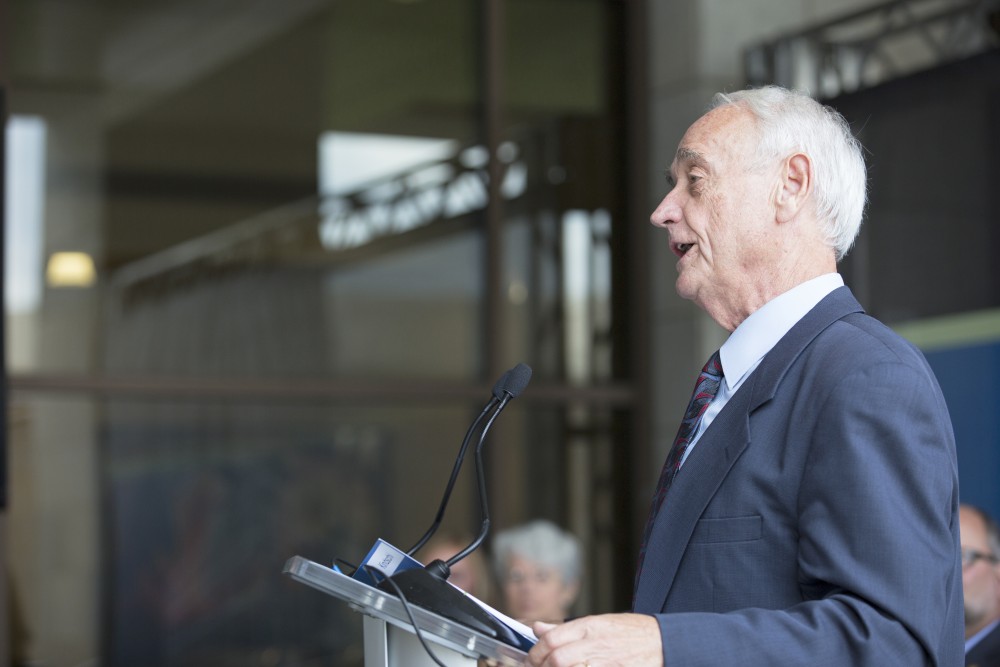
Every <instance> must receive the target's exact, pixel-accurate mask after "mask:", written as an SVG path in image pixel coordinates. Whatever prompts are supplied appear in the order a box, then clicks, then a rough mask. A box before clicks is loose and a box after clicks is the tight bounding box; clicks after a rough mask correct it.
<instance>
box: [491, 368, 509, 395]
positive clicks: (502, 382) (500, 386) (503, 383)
mask: <svg viewBox="0 0 1000 667" xmlns="http://www.w3.org/2000/svg"><path fill="white" fill-rule="evenodd" d="M511 372H512V371H507V372H506V373H504V374H503V375H501V376H500V379H499V380H497V383H496V384H495V385H493V397H494V398H495V399H497V400H498V401H502V400H503V399H504V398H505V397H504V394H503V392H504V389H505V388H506V387H507V382H509V381H510V374H511Z"/></svg>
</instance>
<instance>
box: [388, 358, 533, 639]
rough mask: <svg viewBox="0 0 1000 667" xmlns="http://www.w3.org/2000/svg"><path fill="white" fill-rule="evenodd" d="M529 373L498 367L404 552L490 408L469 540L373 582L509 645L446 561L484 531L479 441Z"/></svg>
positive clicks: (503, 630) (508, 633)
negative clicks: (476, 526)
mask: <svg viewBox="0 0 1000 667" xmlns="http://www.w3.org/2000/svg"><path fill="white" fill-rule="evenodd" d="M530 379H531V368H530V367H529V366H527V365H525V364H518V365H517V366H515V367H514V368H512V369H510V370H509V371H507V372H506V373H504V374H503V376H502V377H501V378H500V379H499V380H498V381H497V383H496V384H495V385H494V386H493V396H492V398H491V399H490V400H489V402H488V403H487V404H486V406H485V407H484V408H483V410H482V412H481V413H480V414H479V416H478V417H477V418H476V419H475V420H474V421H473V422H472V425H471V426H470V427H469V430H468V431H467V432H466V434H465V438H464V439H463V440H462V446H461V448H460V449H459V452H458V457H457V459H456V460H455V465H454V467H453V468H452V473H451V478H450V479H449V480H448V484H447V486H446V488H445V493H444V497H443V498H442V499H441V505H440V507H439V508H438V512H437V515H436V516H435V518H434V522H433V523H432V524H431V527H430V529H429V530H428V531H427V532H426V533H425V534H424V536H423V537H422V538H420V540H418V541H417V544H416V545H414V546H413V547H412V548H411V549H410V550H409V551H408V552H407V554H412V553H413V552H415V551H416V550H417V549H419V548H420V547H421V546H423V545H424V543H426V542H427V540H428V539H430V537H431V535H433V534H434V532H435V531H436V530H437V528H438V526H439V525H440V524H441V519H442V517H443V516H444V511H445V508H446V506H447V504H448V499H449V497H450V496H451V491H452V488H453V487H454V485H455V478H456V477H457V476H458V471H459V469H460V468H461V466H462V461H463V459H464V458H465V453H466V451H467V450H468V447H469V443H470V441H471V439H472V434H473V433H475V431H476V429H477V428H478V426H479V424H480V423H481V422H482V421H483V419H485V418H486V416H487V415H488V414H490V413H491V412H492V415H490V417H489V420H488V421H487V422H486V426H485V427H483V430H482V432H481V433H480V435H479V442H478V444H477V445H476V473H477V476H476V479H477V486H478V488H479V503H480V508H481V511H482V516H483V520H482V527H481V528H480V531H479V535H478V536H477V537H476V539H475V540H473V542H472V543H471V544H470V545H469V546H467V547H466V548H465V549H463V550H462V551H460V552H459V553H457V554H455V555H454V556H452V557H451V558H449V559H448V561H447V562H445V561H442V560H434V561H432V562H431V563H429V564H428V565H427V566H426V567H424V568H414V569H410V570H403V571H402V572H397V573H396V574H394V575H392V576H391V577H388V578H387V579H385V580H383V581H382V582H380V583H379V584H378V587H379V588H380V589H382V590H384V591H386V592H389V593H393V594H395V595H398V596H399V597H401V598H403V599H404V600H406V601H408V602H412V603H414V604H416V605H419V606H421V607H423V608H424V609H427V610H428V611H432V612H434V613H436V614H439V615H441V616H444V617H446V618H450V619H452V620H454V621H457V622H459V623H462V624H464V625H467V626H469V627H471V628H473V629H475V630H478V631H479V632H481V633H482V634H484V635H486V636H488V637H493V638H495V639H500V640H501V641H504V642H506V643H507V644H510V645H511V646H515V647H516V646H520V642H519V641H518V639H517V637H516V635H515V634H514V631H513V630H511V629H510V628H509V627H507V626H506V625H505V624H503V623H501V622H500V621H498V620H497V619H496V618H494V617H493V616H492V615H491V614H489V613H488V612H487V611H486V610H484V609H483V608H482V607H480V606H479V605H478V604H476V603H475V602H474V601H473V600H471V599H470V598H469V597H468V596H466V595H465V594H464V593H462V592H461V591H459V590H457V589H456V588H455V587H453V586H452V585H451V584H449V583H448V582H447V579H448V577H449V576H450V574H451V566H452V565H454V564H455V563H457V562H458V561H460V560H462V559H463V558H465V557H466V556H468V555H469V554H470V553H472V552H473V551H474V550H475V549H476V548H478V547H479V545H480V544H482V542H483V540H484V539H485V538H486V534H487V533H488V532H489V527H490V518H489V508H488V506H487V503H486V477H485V474H484V472H483V462H482V448H483V442H484V440H485V439H486V434H487V433H488V432H489V430H490V427H491V426H493V422H494V421H495V420H496V418H497V417H498V416H499V415H500V413H501V412H502V411H503V409H504V407H506V405H507V403H509V402H510V400H511V399H513V398H516V397H517V396H519V395H520V394H521V392H522V391H524V389H525V387H527V386H528V381H529V380H530ZM390 586H391V587H390Z"/></svg>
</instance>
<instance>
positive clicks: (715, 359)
mask: <svg viewBox="0 0 1000 667" xmlns="http://www.w3.org/2000/svg"><path fill="white" fill-rule="evenodd" d="M701 372H702V374H703V375H709V376H712V377H716V378H721V377H723V376H724V375H725V373H723V371H722V357H721V356H720V355H719V350H716V351H715V352H713V353H712V356H710V357H709V358H708V361H706V362H705V367H704V368H702V369H701Z"/></svg>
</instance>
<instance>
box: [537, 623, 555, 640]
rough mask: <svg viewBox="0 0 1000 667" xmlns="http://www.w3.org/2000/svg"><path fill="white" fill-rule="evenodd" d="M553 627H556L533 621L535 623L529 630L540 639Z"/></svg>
mask: <svg viewBox="0 0 1000 667" xmlns="http://www.w3.org/2000/svg"><path fill="white" fill-rule="evenodd" d="M554 627H556V624H555V623H544V622H542V621H535V623H534V624H533V625H532V626H531V629H532V631H533V632H534V633H535V636H536V637H541V636H542V635H544V634H545V633H546V632H548V631H549V630H551V629H552V628H554Z"/></svg>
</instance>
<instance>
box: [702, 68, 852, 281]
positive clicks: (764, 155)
mask: <svg viewBox="0 0 1000 667" xmlns="http://www.w3.org/2000/svg"><path fill="white" fill-rule="evenodd" d="M728 105H735V106H738V107H741V108H743V109H746V110H747V111H749V112H750V113H751V114H753V116H754V118H755V121H756V126H757V130H758V144H757V161H756V165H757V166H763V165H764V164H767V163H770V162H771V161H772V160H775V159H783V158H785V157H787V156H789V155H791V154H792V153H795V152H798V151H801V152H803V153H805V154H806V155H808V156H809V158H810V160H811V161H812V165H813V201H814V203H815V206H816V213H817V215H818V217H819V220H820V224H821V226H822V227H821V229H822V232H823V235H824V236H825V238H826V241H827V243H828V244H829V245H830V247H831V248H833V249H834V250H835V251H836V253H837V261H840V260H841V259H843V257H844V255H846V254H847V251H848V250H850V249H851V246H852V245H853V244H854V240H855V239H856V238H857V235H858V231H859V230H860V229H861V220H862V218H863V217H864V209H865V202H866V192H865V191H866V185H867V183H866V173H865V160H864V156H863V155H862V151H863V148H862V146H861V142H860V141H858V139H857V138H856V137H855V136H854V134H853V132H852V131H851V127H850V125H849V124H848V123H847V121H846V120H845V119H844V117H843V116H842V115H840V113H838V112H837V111H836V110H835V109H833V108H831V107H828V106H824V105H822V104H820V103H819V102H817V101H816V100H814V99H812V98H811V97H809V96H808V95H806V94H805V93H801V92H797V91H791V90H787V89H785V88H780V87H778V86H765V87H763V88H752V89H747V90H740V91H737V92H733V93H717V94H716V95H715V97H714V98H713V100H712V104H711V107H710V108H711V109H716V108H719V107H723V106H728Z"/></svg>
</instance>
